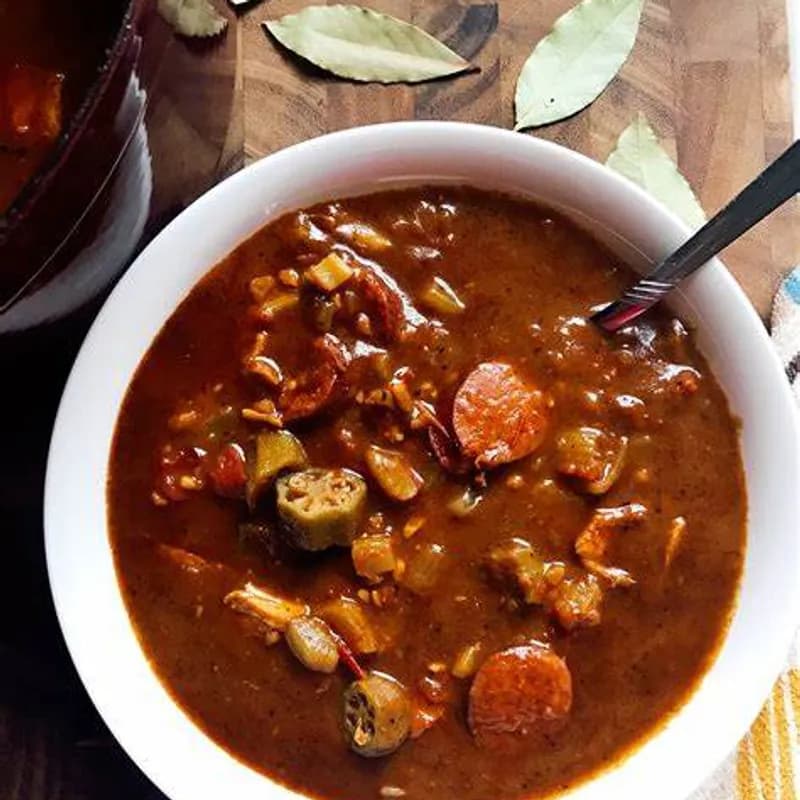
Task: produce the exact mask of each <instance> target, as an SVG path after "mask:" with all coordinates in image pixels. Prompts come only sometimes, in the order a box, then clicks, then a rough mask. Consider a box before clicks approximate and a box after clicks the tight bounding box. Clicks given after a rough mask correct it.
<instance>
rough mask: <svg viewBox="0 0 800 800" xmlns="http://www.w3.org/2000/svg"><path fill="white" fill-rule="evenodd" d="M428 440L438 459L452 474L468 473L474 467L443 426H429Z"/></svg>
mask: <svg viewBox="0 0 800 800" xmlns="http://www.w3.org/2000/svg"><path fill="white" fill-rule="evenodd" d="M428 441H429V442H430V445H431V450H433V454H434V456H436V460H437V461H438V462H439V463H440V464H441V465H442V468H443V469H444V470H445V471H446V472H449V473H450V474H451V475H466V474H467V473H468V472H469V471H470V470H471V469H472V463H471V462H470V460H469V459H468V458H467V457H466V456H464V455H462V453H461V451H460V450H459V449H458V445H456V443H455V442H454V441H453V437H452V436H450V434H449V433H448V432H447V430H446V429H444V428H443V427H439V426H436V425H432V426H431V427H429V428H428Z"/></svg>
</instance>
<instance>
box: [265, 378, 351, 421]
mask: <svg viewBox="0 0 800 800" xmlns="http://www.w3.org/2000/svg"><path fill="white" fill-rule="evenodd" d="M338 378H339V373H338V372H337V371H336V369H335V368H334V367H333V366H331V365H330V364H328V363H324V364H319V365H317V366H316V367H312V368H311V369H307V370H305V371H304V372H303V373H301V374H300V375H299V376H298V377H297V378H295V380H294V382H287V383H286V384H284V387H283V389H282V390H281V394H280V397H279V398H278V407H279V408H280V410H281V412H282V413H283V420H284V422H291V421H292V420H294V419H302V418H303V417H310V416H312V415H313V414H316V413H317V412H318V411H321V410H322V409H323V408H324V407H325V406H326V405H327V404H328V403H329V402H330V401H331V400H332V399H333V396H334V390H335V389H336V384H337V382H338Z"/></svg>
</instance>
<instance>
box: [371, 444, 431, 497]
mask: <svg viewBox="0 0 800 800" xmlns="http://www.w3.org/2000/svg"><path fill="white" fill-rule="evenodd" d="M365 458H366V461H367V466H368V467H369V471H370V473H371V474H372V477H373V478H375V480H376V481H377V482H378V485H379V486H380V487H381V489H383V491H384V492H386V494H387V495H389V497H391V498H392V499H393V500H400V501H402V502H406V501H408V500H412V499H413V498H414V497H416V496H417V493H418V492H419V490H420V488H421V487H422V484H423V480H422V476H421V475H420V474H419V473H418V472H417V471H416V470H415V469H414V468H413V467H412V466H411V464H409V462H408V459H407V458H406V456H405V455H404V454H403V453H399V452H397V451H396V450H389V449H387V448H385V447H378V446H377V445H374V444H373V445H370V446H369V449H368V450H367V452H366V454H365Z"/></svg>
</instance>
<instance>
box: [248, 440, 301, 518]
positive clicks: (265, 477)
mask: <svg viewBox="0 0 800 800" xmlns="http://www.w3.org/2000/svg"><path fill="white" fill-rule="evenodd" d="M307 464H308V457H307V456H306V451H305V450H304V449H303V445H302V444H301V443H300V440H299V439H298V438H297V437H296V436H295V435H294V434H292V433H289V431H261V432H260V433H259V434H258V436H256V453H255V459H254V460H253V463H252V465H251V466H250V474H249V475H248V478H247V503H248V505H249V506H250V507H251V508H253V507H254V506H255V504H256V503H257V502H258V500H259V498H260V497H261V496H262V495H263V493H264V492H265V491H266V490H267V489H269V487H270V486H272V484H273V482H274V481H275V479H276V478H277V477H278V475H280V473H281V472H283V471H284V470H289V469H291V470H296V469H302V468H303V467H305V466H306V465H307Z"/></svg>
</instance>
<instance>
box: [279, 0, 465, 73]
mask: <svg viewBox="0 0 800 800" xmlns="http://www.w3.org/2000/svg"><path fill="white" fill-rule="evenodd" d="M264 27H266V28H267V30H268V31H269V32H270V33H271V34H272V35H273V36H274V37H275V38H276V39H277V40H278V41H279V42H280V43H281V44H282V45H283V46H284V47H287V48H288V49H289V50H291V51H292V52H294V53H296V54H297V55H300V56H302V57H303V58H305V59H306V60H308V61H311V62H312V63H313V64H316V65H317V66H318V67H321V68H322V69H324V70H327V71H328V72H332V73H334V74H335V75H338V76H340V77H342V78H349V79H351V80H354V81H377V82H379V83H417V82H419V81H426V80H430V79H431V78H441V77H443V76H445V75H454V74H455V73H458V72H463V71H464V70H467V69H470V66H471V65H470V63H469V62H468V61H466V60H465V59H463V58H461V56H460V55H458V53H454V52H453V51H452V50H451V49H450V48H449V47H447V46H446V45H444V44H442V43H441V42H440V41H438V40H437V39H434V37H433V36H431V35H430V34H429V33H426V32H425V31H423V30H422V29H420V28H418V27H416V25H411V24H410V23H408V22H403V21H402V20H399V19H396V18H395V17H391V16H389V15H388V14H380V13H378V12H377V11H372V10H371V9H368V8H362V7H361V6H352V5H333V6H308V7H307V8H304V9H303V10H302V11H300V12H298V13H297V14H287V15H286V16H285V17H281V18H280V19H277V20H270V21H269V22H265V23H264Z"/></svg>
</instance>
